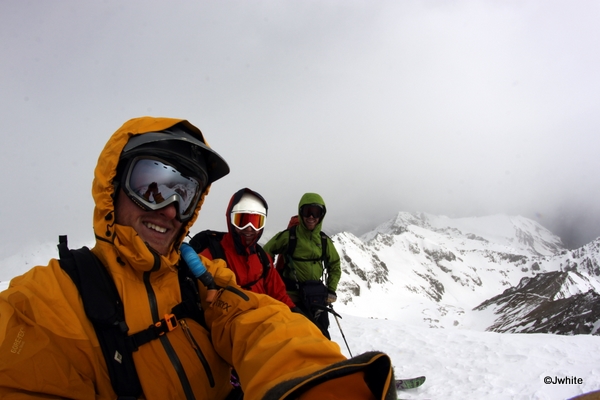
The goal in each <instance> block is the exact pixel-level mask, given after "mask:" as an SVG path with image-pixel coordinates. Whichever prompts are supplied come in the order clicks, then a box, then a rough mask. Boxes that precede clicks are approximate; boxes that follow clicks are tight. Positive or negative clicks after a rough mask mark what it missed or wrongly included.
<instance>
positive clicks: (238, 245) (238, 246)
mask: <svg viewBox="0 0 600 400" xmlns="http://www.w3.org/2000/svg"><path fill="white" fill-rule="evenodd" d="M244 193H250V194H252V195H254V196H256V197H258V198H259V199H260V201H262V203H263V204H264V206H265V210H266V212H267V215H268V213H269V206H268V204H267V201H266V200H265V198H264V197H262V196H261V195H260V194H259V193H257V192H255V191H254V190H251V189H248V188H243V189H240V190H238V191H237V192H235V193H234V194H233V196H231V199H230V200H229V205H228V206H227V211H226V212H225V218H226V220H227V230H228V231H229V234H230V235H231V237H232V238H233V243H234V244H235V250H236V251H237V253H238V254H246V250H245V248H246V246H244V244H243V243H242V240H241V238H240V235H239V234H238V233H237V232H236V230H235V227H234V226H233V224H232V223H231V210H233V207H234V206H235V205H236V204H237V203H239V201H240V199H241V198H242V195H244ZM263 232H264V229H261V230H260V231H258V235H257V236H256V241H255V242H254V243H253V244H252V245H251V246H248V247H249V248H248V250H249V251H250V253H255V252H256V249H255V246H256V243H258V241H259V240H260V238H261V236H262V234H263Z"/></svg>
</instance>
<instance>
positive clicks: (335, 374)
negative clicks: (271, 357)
mask: <svg viewBox="0 0 600 400" xmlns="http://www.w3.org/2000/svg"><path fill="white" fill-rule="evenodd" d="M359 372H362V373H363V377H364V380H363V381H362V382H356V384H357V385H366V386H367V388H368V390H370V391H371V393H372V394H373V395H374V396H375V398H376V399H381V400H392V399H396V398H397V397H396V389H395V386H394V385H393V384H392V382H393V381H394V373H393V369H392V363H391V360H390V358H389V356H388V355H387V354H385V353H381V352H378V351H374V352H368V353H364V354H361V355H358V356H356V357H353V358H351V359H348V360H344V361H341V362H339V363H336V364H333V365H330V366H328V367H326V368H323V369H321V370H319V371H316V372H314V373H312V374H309V375H306V376H302V377H299V378H294V379H291V380H289V381H285V382H281V383H279V384H278V385H276V386H275V387H273V388H271V389H270V390H269V391H268V392H267V393H266V395H265V397H264V398H263V399H264V400H275V399H278V400H286V399H288V400H291V399H296V398H299V397H300V396H301V395H302V394H303V393H305V392H307V391H308V390H310V389H313V388H317V386H318V385H320V384H322V383H324V382H328V381H331V380H334V379H337V378H342V377H346V376H348V375H352V374H355V373H359Z"/></svg>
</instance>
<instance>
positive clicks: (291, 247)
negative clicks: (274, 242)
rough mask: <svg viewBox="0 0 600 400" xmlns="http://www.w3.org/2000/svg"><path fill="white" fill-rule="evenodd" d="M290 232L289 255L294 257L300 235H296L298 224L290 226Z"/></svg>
mask: <svg viewBox="0 0 600 400" xmlns="http://www.w3.org/2000/svg"><path fill="white" fill-rule="evenodd" d="M288 232H289V240H288V248H287V255H288V257H290V258H292V257H294V252H295V251H296V244H297V243H298V236H296V225H294V226H292V227H290V228H289V229H288Z"/></svg>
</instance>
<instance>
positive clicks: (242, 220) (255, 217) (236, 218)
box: [231, 212, 266, 231]
mask: <svg viewBox="0 0 600 400" xmlns="http://www.w3.org/2000/svg"><path fill="white" fill-rule="evenodd" d="M265 220H266V217H265V216H264V215H262V214H250V213H244V212H240V213H231V223H232V224H233V226H235V227H236V228H238V229H245V228H247V227H251V228H252V229H254V230H255V231H260V230H261V229H262V228H264V227H265Z"/></svg>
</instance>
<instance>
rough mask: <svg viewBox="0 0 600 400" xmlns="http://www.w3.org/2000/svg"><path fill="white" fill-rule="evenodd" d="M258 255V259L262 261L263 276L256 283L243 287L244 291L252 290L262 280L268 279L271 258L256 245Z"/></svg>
mask: <svg viewBox="0 0 600 400" xmlns="http://www.w3.org/2000/svg"><path fill="white" fill-rule="evenodd" d="M256 255H257V256H258V259H259V260H260V263H261V264H262V266H263V272H262V275H261V276H260V278H258V279H256V280H255V281H252V282H250V283H248V284H246V285H244V286H242V289H246V290H250V288H251V287H252V286H254V285H256V284H257V283H258V282H260V280H264V279H265V278H266V277H267V275H268V274H269V268H271V262H270V261H269V256H267V253H266V252H265V250H264V249H263V248H262V247H261V246H260V245H259V244H256Z"/></svg>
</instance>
